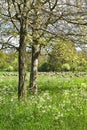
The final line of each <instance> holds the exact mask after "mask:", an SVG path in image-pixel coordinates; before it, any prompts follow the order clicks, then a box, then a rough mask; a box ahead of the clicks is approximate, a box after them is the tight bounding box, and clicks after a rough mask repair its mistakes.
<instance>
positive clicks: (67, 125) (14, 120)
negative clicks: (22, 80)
mask: <svg viewBox="0 0 87 130" xmlns="http://www.w3.org/2000/svg"><path fill="white" fill-rule="evenodd" d="M3 74H5V73H0V76H1V78H0V91H1V95H0V106H1V109H0V119H1V121H0V129H1V130H7V129H9V130H19V129H23V130H49V129H50V130H54V129H55V130H60V129H62V130H65V129H67V130H71V129H72V130H83V129H84V130H86V129H87V125H86V124H87V95H86V91H87V77H79V78H78V77H73V78H70V77H69V76H70V75H73V73H65V76H66V77H65V78H64V77H62V78H61V75H63V74H64V73H59V75H58V76H57V75H53V76H52V73H40V75H39V76H38V84H39V91H40V92H39V94H38V95H37V96H33V95H28V99H27V100H26V102H19V101H18V100H17V77H15V76H12V75H14V74H15V73H8V74H9V78H8V75H6V76H5V77H4V75H3ZM10 75H11V76H10ZM77 75H78V74H77ZM82 75H84V73H82ZM85 75H86V74H85ZM28 82H29V81H28ZM28 82H27V83H28Z"/></svg>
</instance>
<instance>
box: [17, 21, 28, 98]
mask: <svg viewBox="0 0 87 130" xmlns="http://www.w3.org/2000/svg"><path fill="white" fill-rule="evenodd" d="M26 29H27V28H26V22H25V23H24V21H22V23H21V28H20V41H19V42H20V43H19V44H20V46H19V57H18V58H19V59H18V60H19V62H18V63H19V85H18V99H19V100H25V98H26V33H27V32H26Z"/></svg>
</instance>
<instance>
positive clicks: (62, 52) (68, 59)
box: [0, 40, 87, 72]
mask: <svg viewBox="0 0 87 130" xmlns="http://www.w3.org/2000/svg"><path fill="white" fill-rule="evenodd" d="M0 57H1V58H0V59H1V60H0V70H1V71H8V72H9V71H18V53H17V52H14V51H13V52H12V51H11V52H9V53H8V52H7V53H6V52H5V51H1V52H0ZM29 59H31V51H28V52H27V71H30V62H29ZM38 71H40V72H49V71H57V72H60V71H87V54H86V52H85V51H83V50H80V49H76V47H75V45H74V44H73V43H72V42H70V41H68V40H59V41H56V42H55V43H54V45H53V46H52V48H49V52H48V53H47V51H46V49H45V48H44V49H43V50H42V51H41V54H40V56H39V67H38Z"/></svg>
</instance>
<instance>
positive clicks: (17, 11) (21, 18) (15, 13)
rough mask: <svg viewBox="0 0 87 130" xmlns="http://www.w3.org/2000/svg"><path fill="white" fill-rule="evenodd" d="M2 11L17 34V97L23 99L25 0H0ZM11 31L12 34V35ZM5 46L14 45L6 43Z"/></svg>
mask: <svg viewBox="0 0 87 130" xmlns="http://www.w3.org/2000/svg"><path fill="white" fill-rule="evenodd" d="M1 4H2V7H3V11H2V14H1V15H2V16H3V17H6V18H8V19H9V25H8V24H7V25H8V26H10V25H11V26H12V27H13V28H14V33H15V34H16V35H19V46H18V47H16V49H17V50H18V53H19V56H18V62H19V83H18V99H19V100H20V99H22V100H23V99H25V96H26V84H25V81H26V36H27V10H26V7H27V1H26V0H24V2H23V4H22V1H16V0H15V1H14V0H9V1H2V2H1ZM14 33H12V35H14ZM6 45H7V46H10V47H11V46H12V47H13V46H14V47H15V46H16V43H14V45H12V44H9V42H8V43H7V44H6Z"/></svg>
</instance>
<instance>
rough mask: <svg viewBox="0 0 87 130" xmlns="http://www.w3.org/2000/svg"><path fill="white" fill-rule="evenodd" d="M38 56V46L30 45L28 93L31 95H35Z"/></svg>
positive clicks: (36, 89) (36, 90)
mask: <svg viewBox="0 0 87 130" xmlns="http://www.w3.org/2000/svg"><path fill="white" fill-rule="evenodd" d="M39 54H40V45H39V44H37V45H32V57H31V71H30V85H29V88H30V92H31V94H37V92H38V88H37V72H38V57H39Z"/></svg>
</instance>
